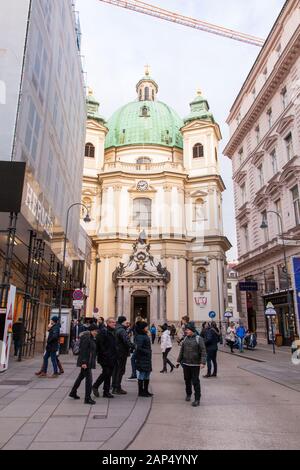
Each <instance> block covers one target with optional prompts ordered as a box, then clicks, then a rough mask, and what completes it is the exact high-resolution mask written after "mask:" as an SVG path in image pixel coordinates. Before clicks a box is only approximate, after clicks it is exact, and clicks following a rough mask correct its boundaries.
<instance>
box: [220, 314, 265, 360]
mask: <svg viewBox="0 0 300 470" xmlns="http://www.w3.org/2000/svg"><path fill="white" fill-rule="evenodd" d="M225 339H226V343H227V345H228V346H229V347H230V351H231V353H232V354H234V348H236V349H238V350H239V352H240V353H243V352H244V346H246V347H247V348H248V349H249V348H250V349H254V348H255V347H256V344H257V338H256V334H255V333H254V332H253V331H251V330H246V328H245V327H244V325H243V323H241V322H240V323H239V324H238V325H236V324H235V322H233V321H232V322H230V324H229V326H228V328H227V332H226V338H225Z"/></svg>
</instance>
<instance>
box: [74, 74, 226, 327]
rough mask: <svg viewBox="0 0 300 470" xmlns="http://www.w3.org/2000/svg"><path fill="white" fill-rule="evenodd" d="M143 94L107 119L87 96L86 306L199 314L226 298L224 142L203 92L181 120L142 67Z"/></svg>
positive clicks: (111, 311)
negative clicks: (89, 245) (88, 257)
mask: <svg viewBox="0 0 300 470" xmlns="http://www.w3.org/2000/svg"><path fill="white" fill-rule="evenodd" d="M136 92H137V98H136V100H135V101H133V102H130V103H128V104H126V105H124V106H123V107H121V108H120V109H119V110H117V111H116V112H115V113H114V114H113V115H112V117H111V118H110V119H109V120H108V121H107V122H106V121H105V120H104V118H103V117H101V116H100V115H99V102H98V101H97V100H96V98H95V97H94V96H93V93H92V92H91V91H90V92H89V95H88V97H87V135H86V147H85V159H84V160H85V162H84V176H83V193H82V202H83V204H85V205H86V206H87V207H88V209H89V211H90V216H91V219H92V222H91V223H90V224H88V226H86V228H87V230H88V233H89V235H90V236H91V238H92V241H93V250H92V268H91V279H90V289H89V297H88V304H87V314H89V315H91V314H92V312H93V310H94V309H95V308H97V309H99V314H100V315H101V316H103V317H105V318H107V317H108V316H111V315H113V316H117V315H120V314H124V315H125V316H126V317H127V318H128V319H129V320H130V321H134V319H135V317H136V316H137V315H142V316H143V317H144V318H146V319H147V320H148V321H149V322H151V323H152V322H154V323H156V324H159V323H162V322H164V321H166V320H168V321H170V322H174V323H177V322H179V321H180V319H181V317H182V316H183V315H189V316H190V318H191V319H193V320H194V321H195V322H197V323H199V322H202V321H205V320H208V319H209V316H208V314H209V312H210V311H215V312H216V314H217V316H216V320H219V321H220V320H222V319H223V314H224V309H225V307H226V274H225V265H226V251H227V250H229V249H230V247H231V245H230V243H229V241H228V240H227V238H226V237H224V234H223V223H222V192H223V191H224V189H225V187H224V183H223V181H222V178H221V176H220V166H219V158H218V144H219V141H220V139H221V133H220V129H219V126H218V124H217V123H216V122H215V120H214V117H213V115H212V113H211V112H210V111H209V105H208V102H207V100H206V99H205V98H204V97H203V96H202V94H201V92H198V93H197V96H196V98H195V99H194V100H193V101H192V102H191V104H190V108H191V109H190V113H189V115H188V116H187V117H186V118H184V119H183V120H182V119H181V118H180V117H179V116H178V115H177V113H176V112H175V111H174V110H173V109H172V108H171V107H169V106H168V105H166V104H165V103H163V102H161V101H159V100H157V94H158V85H157V83H156V82H155V80H153V78H151V76H150V73H149V70H148V69H147V68H146V71H145V75H144V76H143V77H142V78H141V80H139V82H138V83H137V85H136Z"/></svg>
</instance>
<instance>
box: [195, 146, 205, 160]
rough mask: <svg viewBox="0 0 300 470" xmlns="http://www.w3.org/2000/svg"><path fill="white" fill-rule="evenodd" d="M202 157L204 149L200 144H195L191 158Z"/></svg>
mask: <svg viewBox="0 0 300 470" xmlns="http://www.w3.org/2000/svg"><path fill="white" fill-rule="evenodd" d="M202 157H204V147H203V145H202V144H196V145H194V147H193V158H202Z"/></svg>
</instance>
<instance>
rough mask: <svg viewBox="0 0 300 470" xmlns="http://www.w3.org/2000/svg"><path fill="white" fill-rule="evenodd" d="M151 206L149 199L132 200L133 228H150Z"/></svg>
mask: <svg viewBox="0 0 300 470" xmlns="http://www.w3.org/2000/svg"><path fill="white" fill-rule="evenodd" d="M151 206H152V201H151V199H148V198H144V197H141V198H136V199H134V200H133V224H134V226H135V227H139V228H149V227H151Z"/></svg>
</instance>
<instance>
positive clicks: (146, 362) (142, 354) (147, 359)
mask: <svg viewBox="0 0 300 470" xmlns="http://www.w3.org/2000/svg"><path fill="white" fill-rule="evenodd" d="M134 341H135V347H136V352H135V354H136V355H135V364H136V369H137V370H138V371H139V372H151V371H152V350H151V340H150V338H149V336H148V334H147V333H145V332H139V333H138V334H137V335H136V337H135V340H134Z"/></svg>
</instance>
